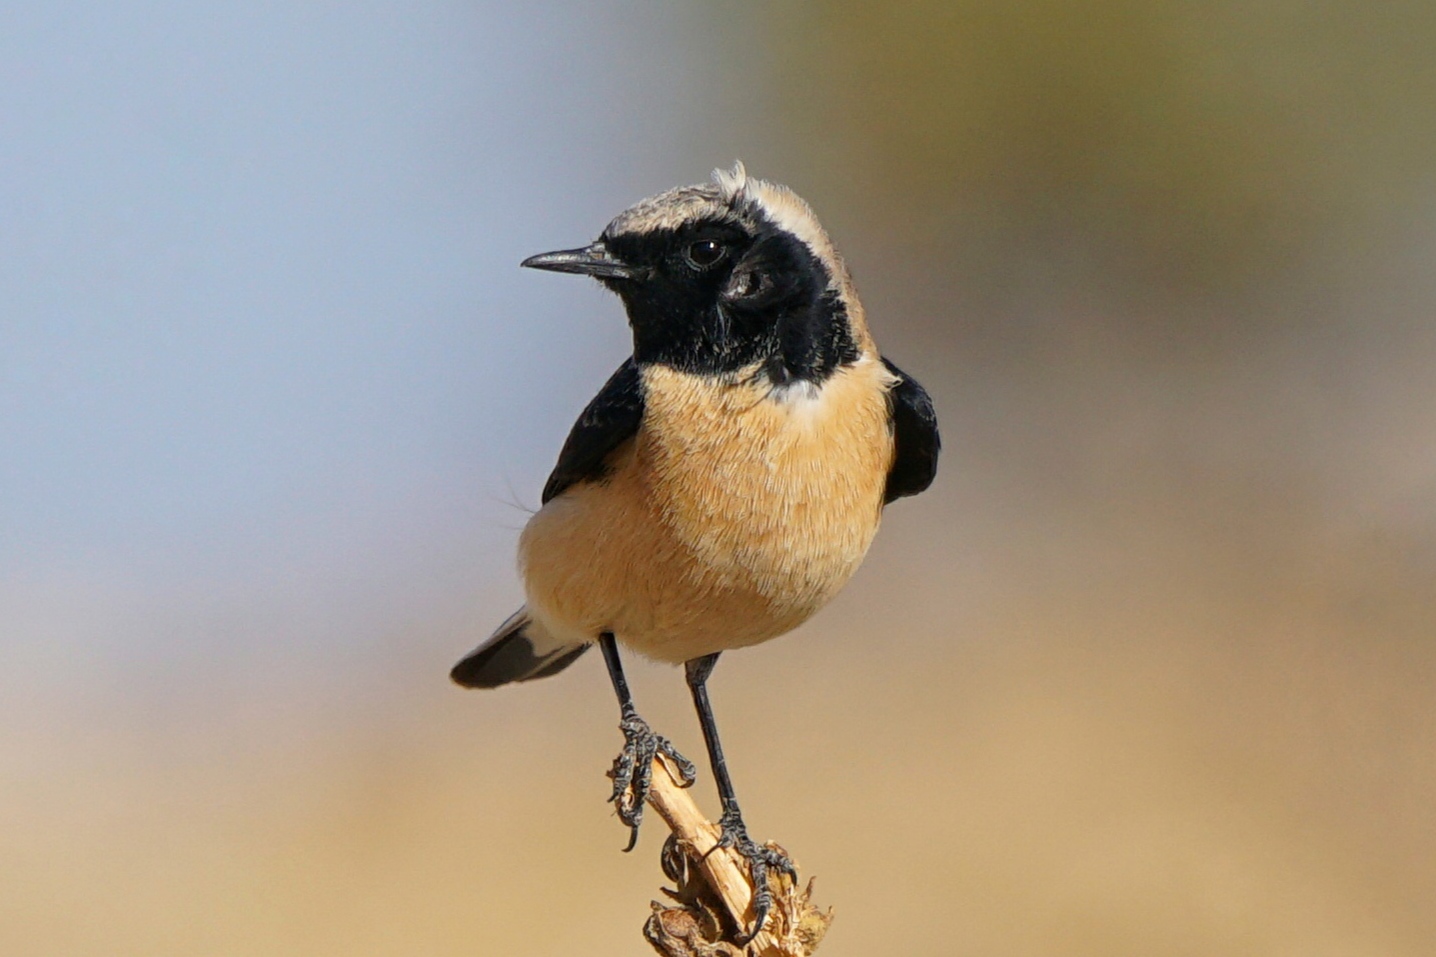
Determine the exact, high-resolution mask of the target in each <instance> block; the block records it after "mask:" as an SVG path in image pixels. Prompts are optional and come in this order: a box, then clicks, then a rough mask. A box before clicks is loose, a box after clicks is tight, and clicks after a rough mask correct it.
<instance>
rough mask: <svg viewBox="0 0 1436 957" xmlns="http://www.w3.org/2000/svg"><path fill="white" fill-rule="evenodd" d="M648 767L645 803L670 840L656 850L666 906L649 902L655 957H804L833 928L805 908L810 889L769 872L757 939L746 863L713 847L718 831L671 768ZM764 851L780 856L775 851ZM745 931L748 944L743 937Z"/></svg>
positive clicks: (824, 915) (829, 916)
mask: <svg viewBox="0 0 1436 957" xmlns="http://www.w3.org/2000/svg"><path fill="white" fill-rule="evenodd" d="M654 764H655V765H657V767H655V768H654V769H653V775H652V787H651V790H650V791H649V792H648V803H649V804H650V805H651V806H652V807H653V808H654V810H656V811H657V812H658V814H659V816H660V817H662V818H663V821H664V823H665V824H667V825H668V827H669V830H671V831H672V832H673V837H672V838H671V839H670V842H672V843H665V845H664V854H663V872H664V874H665V875H667V876H668V877H669V878H670V879H672V880H673V881H674V882H675V884H676V885H677V886H676V888H674V889H673V890H671V891H670V890H668V889H666V888H665V889H664V893H665V894H667V895H668V896H669V897H670V898H672V899H673V901H674V904H672V905H667V906H665V905H664V904H661V903H659V902H658V901H654V902H653V913H652V915H651V916H650V917H649V919H648V921H647V922H646V923H645V924H644V927H643V938H644V940H646V941H648V943H649V944H650V945H652V947H653V949H654V950H656V951H657V952H658V953H659V954H661V955H663V957H812V954H813V952H814V951H815V950H817V949H818V945H819V944H821V943H822V941H823V937H824V936H825V935H826V934H827V932H828V925H829V924H831V923H832V921H833V912H832V911H831V910H827V911H820V910H818V909H817V908H816V907H814V906H813V903H812V899H813V882H812V881H811V880H810V881H809V882H808V886H807V888H806V889H804V888H800V887H798V885H797V883H796V882H795V877H796V875H792V874H789V873H787V872H786V871H784V870H783V869H781V868H773V869H770V870H769V872H768V892H769V893H770V894H772V895H773V905H772V907H771V909H769V911H768V917H767V920H766V921H764V924H763V927H762V929H761V931H758V930H757V929H756V928H754V927H753V885H752V884H751V883H750V880H751V878H750V877H749V874H750V873H751V872H750V870H749V867H748V862H747V861H746V860H745V859H744V858H743V857H742V855H740V854H739V853H738V852H737V851H735V850H734V849H733V848H730V847H721V846H719V844H718V840H719V835H720V834H721V833H722V831H721V830H720V828H719V827H718V825H716V824H714V823H712V822H711V821H709V820H708V819H707V818H705V817H704V816H703V812H701V811H699V810H698V806H697V805H696V804H694V803H693V798H692V797H690V796H689V793H688V791H686V790H684V789H683V788H682V787H680V786H679V777H678V775H677V773H676V772H675V771H674V769H673V767H672V766H671V765H669V764H667V763H666V761H664V760H662V759H656V760H655V761H654ZM767 847H768V848H769V849H771V850H773V851H776V852H778V853H783V851H782V848H780V847H778V845H776V844H769V845H767ZM670 848H672V852H671V856H670ZM753 931H756V936H754V937H753V938H752V939H751V940H749V939H748V937H747V932H753ZM737 941H742V943H737Z"/></svg>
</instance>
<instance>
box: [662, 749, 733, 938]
mask: <svg viewBox="0 0 1436 957" xmlns="http://www.w3.org/2000/svg"><path fill="white" fill-rule="evenodd" d="M653 763H654V765H655V767H654V771H653V785H652V789H651V790H650V791H649V792H648V803H649V804H651V805H653V809H654V810H655V811H657V812H658V816H659V817H661V818H663V822H664V823H665V824H667V825H668V829H669V830H670V831H672V832H673V833H674V834H675V835H677V837H678V839H679V840H680V841H685V842H687V843H688V845H689V846H690V847H692V848H693V850H694V851H696V852H697V853H698V855H699V857H700V858H701V861H700V863H699V865H698V867H699V869H700V870H701V871H702V872H703V876H704V877H705V878H706V879H707V880H708V884H709V886H710V887H712V888H713V889H714V890H715V891H717V892H718V896H720V897H722V898H723V903H724V904H726V905H727V906H728V912H729V913H730V914H731V915H732V916H733V919H734V921H735V923H736V924H737V925H738V926H739V927H749V926H751V925H752V923H753V885H752V884H750V883H749V882H748V867H747V863H746V862H745V861H744V860H743V858H742V857H741V856H739V854H738V852H737V851H735V850H733V849H732V848H731V847H718V835H719V833H720V831H719V829H718V825H716V824H714V823H713V822H711V821H709V820H708V819H707V818H706V817H704V816H703V812H702V811H700V810H698V805H697V804H695V803H693V798H692V797H691V796H690V795H689V793H688V791H687V790H685V789H684V788H682V787H680V786H679V783H678V780H677V778H676V777H675V776H674V774H673V772H672V771H671V770H670V769H669V767H668V764H667V763H666V762H665V761H663V760H659V759H655V760H654V762H653Z"/></svg>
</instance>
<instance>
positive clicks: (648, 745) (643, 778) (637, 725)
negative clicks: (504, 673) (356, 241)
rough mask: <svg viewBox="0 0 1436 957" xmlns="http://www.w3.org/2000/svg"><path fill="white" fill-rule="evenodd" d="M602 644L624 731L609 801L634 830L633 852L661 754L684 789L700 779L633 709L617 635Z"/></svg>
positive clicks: (608, 635)
mask: <svg viewBox="0 0 1436 957" xmlns="http://www.w3.org/2000/svg"><path fill="white" fill-rule="evenodd" d="M598 644H599V647H601V648H602V649H603V660H604V663H605V664H607V665H608V677H609V679H610V680H612V681H613V691H614V693H615V694H616V695H618V708H619V715H620V717H619V722H618V729H619V730H620V731H622V732H623V750H622V751H620V752H619V753H618V757H616V758H614V759H613V794H611V795H609V798H608V799H609V800H610V801H612V802H613V805H614V807H615V808H616V809H617V810H618V819H619V820H620V821H622V822H623V823H624V824H627V825H628V827H629V829H630V833H629V836H628V846H627V847H625V848H624V851H631V850H633V847H634V845H635V844H637V843H638V825H639V824H641V823H643V805H644V802H646V801H647V800H648V788H649V785H650V784H651V783H652V780H653V759H654V758H655V757H656V756H657V755H660V754H661V755H663V756H665V757H667V758H668V759H669V760H671V761H672V762H673V763H674V765H675V766H676V767H677V768H678V773H679V775H680V776H681V777H682V784H683V786H684V787H688V786H689V785H690V784H692V783H693V781H694V780H695V779H696V778H697V777H698V769H697V768H695V767H694V766H693V762H692V761H690V760H688V759H687V758H685V757H684V756H683V755H681V754H679V753H678V749H677V748H675V747H674V746H673V744H672V743H671V742H670V741H669V740H668V739H667V738H665V737H663V736H662V735H658V734H654V733H653V729H652V728H650V727H649V726H648V722H647V721H644V720H643V719H642V718H641V717H639V715H638V711H637V709H636V708H634V707H633V695H631V694H629V691H628V679H626V678H625V677H624V676H623V662H622V661H620V660H619V658H618V643H617V642H616V641H615V640H614V638H613V635H612V634H611V633H610V632H604V633H603V634H602V635H600V636H599V638H598Z"/></svg>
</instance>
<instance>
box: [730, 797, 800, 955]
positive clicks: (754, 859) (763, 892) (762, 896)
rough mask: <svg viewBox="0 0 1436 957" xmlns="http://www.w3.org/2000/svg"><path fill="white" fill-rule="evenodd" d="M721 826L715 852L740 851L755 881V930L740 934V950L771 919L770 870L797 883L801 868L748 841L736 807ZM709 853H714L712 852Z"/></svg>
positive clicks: (788, 859)
mask: <svg viewBox="0 0 1436 957" xmlns="http://www.w3.org/2000/svg"><path fill="white" fill-rule="evenodd" d="M718 824H719V826H720V827H721V828H722V832H721V833H720V834H719V836H718V843H717V844H715V845H714V849H715V850H716V849H717V848H719V847H731V848H732V849H733V850H735V851H737V852H738V854H739V855H740V856H742V857H743V859H744V860H746V861H747V862H748V871H749V873H750V875H751V876H752V879H753V929H752V931H750V932H748V933H746V934H745V933H740V934H739V935H738V936H737V937H736V938H734V941H735V943H737V944H738V945H739V946H746V945H748V944H750V943H752V941H753V938H754V937H757V936H758V932H759V931H761V930H762V929H763V924H764V922H766V921H767V919H768V912H769V911H770V910H772V909H773V891H772V889H771V888H769V887H768V869H769V868H770V867H771V868H775V869H777V870H780V871H783V872H784V873H785V874H787V875H788V876H789V877H791V878H792V879H793V880H795V881H796V880H797V879H798V868H797V866H796V865H794V864H793V861H792V859H791V858H790V857H788V855H786V854H784V853H783V852H781V851H775V850H773V849H772V848H771V847H765V846H763V845H761V844H758V843H757V842H755V841H754V840H753V839H752V838H751V837H749V836H748V828H747V827H746V826H745V825H744V824H743V818H742V817H741V816H740V815H739V813H738V811H737V808H736V807H735V808H733V809H731V810H729V811H724V812H723V816H722V817H720V818H719V819H718ZM708 853H710V854H711V853H713V852H712V851H709V852H708Z"/></svg>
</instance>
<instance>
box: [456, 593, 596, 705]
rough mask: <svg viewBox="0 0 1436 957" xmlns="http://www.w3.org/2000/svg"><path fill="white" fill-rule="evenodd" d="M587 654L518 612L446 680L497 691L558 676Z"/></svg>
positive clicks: (524, 612) (583, 648)
mask: <svg viewBox="0 0 1436 957" xmlns="http://www.w3.org/2000/svg"><path fill="white" fill-rule="evenodd" d="M587 650H588V645H587V644H581V645H565V644H563V643H561V642H560V641H559V640H558V639H556V638H554V637H553V636H552V635H550V634H549V633H548V630H547V629H546V628H544V626H543V625H541V624H539V623H538V622H536V621H534V619H533V617H532V616H531V615H530V614H529V610H528V608H527V607H524V608H520V609H519V610H518V611H516V612H514V613H513V614H512V615H510V616H509V618H508V620H507V621H505V622H504V623H503V624H502V625H500V626H499V628H498V630H497V631H495V632H494V633H493V635H491V636H490V637H489V639H488V640H487V641H485V642H484V643H483V644H482V645H479V647H477V648H475V649H474V650H473V651H472V652H470V653H469V655H468V657H466V658H464V660H463V661H460V662H459V663H458V664H456V665H454V668H453V670H452V671H450V672H449V677H450V678H453V679H454V681H455V682H457V683H458V684H461V685H463V686H464V687H465V688H497V687H498V686H499V685H506V684H508V683H509V682H511V681H532V680H533V679H535V678H547V677H548V676H549V675H554V674H558V673H559V672H560V671H562V670H563V669H565V668H567V667H568V666H569V665H571V664H573V663H574V661H575V660H577V658H578V656H579V655H581V654H583V653H584V652H585V651H587Z"/></svg>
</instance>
